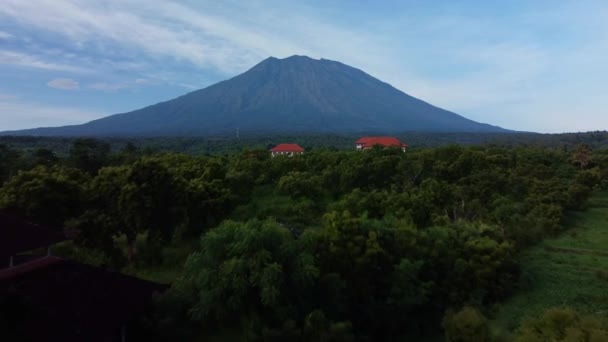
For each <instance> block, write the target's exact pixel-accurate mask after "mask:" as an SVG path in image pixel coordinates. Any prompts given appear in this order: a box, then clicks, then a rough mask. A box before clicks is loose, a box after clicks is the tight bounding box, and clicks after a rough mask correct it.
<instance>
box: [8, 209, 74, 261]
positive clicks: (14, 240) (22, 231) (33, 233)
mask: <svg viewBox="0 0 608 342" xmlns="http://www.w3.org/2000/svg"><path fill="white" fill-rule="evenodd" d="M65 240H68V239H67V238H66V237H65V235H64V234H63V231H62V230H61V229H58V228H51V227H46V226H42V225H37V224H33V223H30V222H27V221H25V220H23V219H20V218H18V217H16V216H13V215H11V214H9V213H8V212H6V211H3V210H0V257H2V258H4V257H8V256H11V255H15V254H18V253H21V252H26V251H29V250H32V249H36V248H42V247H48V246H50V245H54V244H56V243H58V242H61V241H65Z"/></svg>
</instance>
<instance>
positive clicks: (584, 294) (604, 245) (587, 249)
mask: <svg viewBox="0 0 608 342" xmlns="http://www.w3.org/2000/svg"><path fill="white" fill-rule="evenodd" d="M566 225H567V227H568V230H567V231H566V232H564V233H563V234H561V235H560V236H559V237H556V238H552V239H546V240H544V241H543V242H542V243H540V244H539V245H537V246H535V247H533V248H531V249H530V250H528V251H526V252H524V253H523V254H522V256H521V267H522V276H521V281H520V288H521V289H520V291H518V292H517V293H516V294H515V295H514V296H513V297H512V298H510V299H509V300H508V301H507V302H505V303H503V304H501V305H499V307H498V308H497V311H496V315H495V319H494V321H493V322H492V329H493V332H494V334H495V335H505V334H509V333H512V332H513V330H515V329H516V328H517V326H519V324H520V322H521V321H522V320H523V319H525V318H526V317H530V316H538V315H540V314H541V313H542V312H543V311H544V310H545V309H547V308H551V307H563V306H568V307H572V308H574V309H576V310H578V311H580V312H584V313H590V314H595V315H608V192H602V193H600V194H597V195H595V196H594V197H593V198H592V199H591V200H590V203H589V208H588V210H586V211H585V212H578V213H573V214H572V215H571V216H570V218H569V219H568V220H567V221H566Z"/></svg>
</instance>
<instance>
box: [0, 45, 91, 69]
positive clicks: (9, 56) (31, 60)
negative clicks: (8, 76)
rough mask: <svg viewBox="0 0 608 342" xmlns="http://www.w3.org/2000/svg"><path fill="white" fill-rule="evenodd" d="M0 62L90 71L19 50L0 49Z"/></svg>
mask: <svg viewBox="0 0 608 342" xmlns="http://www.w3.org/2000/svg"><path fill="white" fill-rule="evenodd" d="M0 64H7V65H15V66H19V67H26V68H36V69H43V70H55V71H67V72H76V73H82V72H90V70H89V69H86V68H82V67H78V66H72V65H67V64H61V63H54V62H50V61H48V60H46V58H44V57H42V56H35V55H29V54H25V53H21V52H15V51H6V50H4V51H3V50H0Z"/></svg>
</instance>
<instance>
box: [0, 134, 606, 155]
mask: <svg viewBox="0 0 608 342" xmlns="http://www.w3.org/2000/svg"><path fill="white" fill-rule="evenodd" d="M363 135H365V134H357V135H354V134H350V135H349V134H291V135H285V134H284V135H241V136H240V137H239V138H237V137H236V136H213V137H211V136H210V137H166V138H150V137H148V138H146V137H139V138H137V137H129V138H127V137H104V138H98V140H99V141H102V142H104V143H106V144H108V145H110V147H111V148H112V149H113V150H121V149H123V148H125V147H126V146H127V145H133V146H135V147H137V148H138V149H141V150H145V151H147V152H149V153H152V152H155V153H158V152H179V153H187V154H194V155H204V154H213V155H217V154H234V153H238V152H241V151H242V150H243V149H253V148H255V149H257V148H261V149H266V148H269V147H270V146H274V145H276V144H279V143H284V142H294V143H297V144H299V145H300V146H302V147H304V148H305V149H306V150H307V151H311V150H316V149H332V150H333V149H337V150H352V149H353V148H354V142H355V141H356V140H357V139H359V138H360V137H361V136H363ZM371 135H374V134H371ZM396 137H397V138H399V139H400V140H401V141H403V142H405V143H407V144H408V145H409V147H410V149H418V148H428V147H440V146H447V145H451V144H458V145H481V144H484V145H495V146H502V147H512V146H536V147H546V148H561V149H565V150H568V149H571V148H573V147H576V146H578V145H579V144H585V145H587V146H589V147H591V148H594V149H598V148H608V132H606V131H597V132H586V133H561V134H538V133H524V132H522V133H429V132H404V133H402V134H399V135H397V136H396ZM76 140H78V139H77V138H62V137H30V136H13V137H12V136H0V145H7V146H11V147H13V148H15V149H19V150H23V151H29V152H34V151H36V150H38V149H50V150H52V151H54V152H55V153H57V154H58V155H59V156H67V155H68V153H69V151H70V148H71V146H72V144H73V143H74V141H76Z"/></svg>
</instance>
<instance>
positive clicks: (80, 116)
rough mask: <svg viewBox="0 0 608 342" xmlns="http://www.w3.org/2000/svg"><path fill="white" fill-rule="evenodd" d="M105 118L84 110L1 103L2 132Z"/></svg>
mask: <svg viewBox="0 0 608 342" xmlns="http://www.w3.org/2000/svg"><path fill="white" fill-rule="evenodd" d="M103 116H104V115H103V114H100V113H96V112H95V111H92V110H90V109H83V108H72V107H57V106H50V105H47V104H37V103H33V102H27V103H26V102H24V101H11V102H0V131H8V130H17V129H26V128H34V127H49V126H62V125H74V124H81V123H84V122H88V121H91V120H94V119H98V118H100V117H103Z"/></svg>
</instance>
